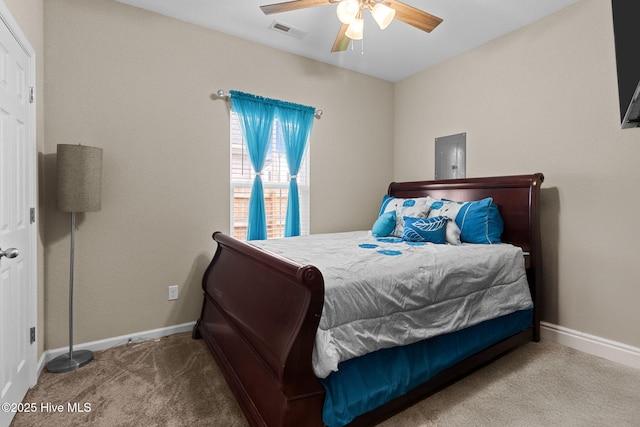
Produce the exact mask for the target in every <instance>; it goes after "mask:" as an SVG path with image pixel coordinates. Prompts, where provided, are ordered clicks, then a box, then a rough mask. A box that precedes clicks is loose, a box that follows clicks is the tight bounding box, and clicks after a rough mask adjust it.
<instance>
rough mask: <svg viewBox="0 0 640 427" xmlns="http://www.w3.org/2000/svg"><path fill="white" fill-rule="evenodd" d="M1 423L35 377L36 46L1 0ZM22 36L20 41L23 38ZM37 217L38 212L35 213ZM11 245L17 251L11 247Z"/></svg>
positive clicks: (12, 412) (33, 381)
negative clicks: (31, 42) (28, 40)
mask: <svg viewBox="0 0 640 427" xmlns="http://www.w3.org/2000/svg"><path fill="white" fill-rule="evenodd" d="M0 17H1V18H2V19H1V22H0V248H2V250H1V251H0V254H1V253H2V251H5V254H6V255H7V256H2V257H0V403H1V404H2V408H1V409H0V426H8V425H9V423H10V422H11V419H12V418H13V416H14V415H15V411H16V410H17V409H18V407H17V406H16V405H17V404H19V403H20V402H22V399H23V398H24V395H25V394H26V392H27V390H28V388H29V386H31V385H33V384H34V383H35V370H36V367H35V364H36V362H35V355H36V350H35V343H33V342H32V340H31V327H33V326H35V304H34V301H35V295H34V293H35V292H36V286H35V285H34V284H35V275H36V272H35V271H36V269H35V268H34V265H35V252H36V251H35V244H34V238H35V224H34V223H33V221H32V220H31V211H30V209H31V207H32V206H33V202H34V200H35V197H34V193H35V190H34V188H35V186H34V181H35V177H34V175H35V174H34V170H35V169H34V168H35V165H34V157H35V135H34V130H33V129H34V127H33V120H34V110H33V105H32V102H33V99H32V98H31V93H30V86H31V85H32V84H33V83H32V82H33V81H34V76H33V74H34V71H33V70H34V69H35V68H34V67H33V53H32V52H33V50H32V49H31V47H30V46H29V45H28V42H27V41H26V40H25V39H24V35H23V34H22V32H21V31H20V30H19V28H17V24H16V23H15V21H14V20H13V18H12V17H11V16H10V14H9V12H8V10H7V8H6V6H5V5H4V2H2V1H0ZM18 40H20V42H19V41H18ZM34 221H35V218H34ZM10 248H15V250H16V251H17V252H18V254H17V256H16V254H15V252H13V251H12V252H13V253H11V254H9V253H7V252H8V251H9V250H10Z"/></svg>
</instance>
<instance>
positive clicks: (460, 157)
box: [435, 133, 467, 179]
mask: <svg viewBox="0 0 640 427" xmlns="http://www.w3.org/2000/svg"><path fill="white" fill-rule="evenodd" d="M435 158H436V176H435V179H456V178H465V177H466V175H467V160H466V158H467V134H466V133H459V134H456V135H449V136H442V137H440V138H436V153H435Z"/></svg>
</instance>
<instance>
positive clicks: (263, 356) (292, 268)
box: [193, 174, 544, 427]
mask: <svg viewBox="0 0 640 427" xmlns="http://www.w3.org/2000/svg"><path fill="white" fill-rule="evenodd" d="M543 180H544V177H543V175H542V174H532V175H518V176H507V177H495V178H472V179H461V180H448V181H420V182H405V183H392V184H391V185H390V186H389V192H388V194H389V195H391V196H396V197H422V196H427V195H430V196H432V197H435V198H447V199H451V200H459V201H466V200H478V199H481V198H485V197H493V198H494V202H495V203H496V204H497V205H498V206H499V210H500V213H501V215H502V218H503V220H504V232H503V237H502V238H503V241H504V242H506V243H512V244H514V245H517V246H520V247H522V248H523V250H524V251H525V253H526V255H525V260H526V268H527V278H528V280H529V286H530V289H531V294H532V298H533V301H534V320H533V326H532V328H530V329H529V330H527V331H525V332H522V333H520V334H517V335H514V336H513V337H510V338H508V339H506V340H504V341H503V342H501V343H498V344H496V345H494V346H492V347H490V348H488V349H486V350H484V351H483V352H481V353H478V354H476V355H474V356H472V357H470V358H469V359H467V360H465V361H463V362H461V363H460V364H458V365H455V366H453V367H451V368H449V369H447V370H446V371H444V372H442V373H440V374H438V375H437V376H436V377H434V378H433V379H432V380H430V381H428V382H426V383H424V384H423V385H422V386H419V387H418V388H417V389H415V390H412V391H411V392H409V393H408V394H407V395H406V396H403V397H401V398H398V399H395V400H393V401H391V402H389V403H388V404H386V405H384V406H382V407H380V408H378V409H376V410H374V411H372V412H371V413H368V414H364V415H363V416H360V417H358V418H357V419H356V420H355V421H354V423H353V424H354V425H371V424H373V423H375V422H379V421H380V420H382V419H384V418H386V417H388V416H389V415H391V414H393V413H395V412H398V411H399V410H402V409H403V408H405V407H407V406H408V405H410V404H411V403H414V402H415V401H417V400H419V399H421V398H423V397H424V396H425V395H428V394H430V393H432V392H433V391H435V390H436V389H438V388H439V387H442V386H443V385H446V384H448V383H450V382H451V381H453V380H455V379H457V378H459V377H460V376H461V375H464V374H465V373H468V372H470V371H472V370H473V369H476V368H478V367H479V366H482V365H483V364H485V363H487V362H488V361H490V360H491V359H493V358H495V357H496V356H498V355H499V354H501V353H503V352H505V351H507V350H509V349H511V348H513V347H515V346H517V345H520V344H522V343H523V342H526V341H528V340H535V341H537V340H539V314H538V313H539V310H538V301H539V293H540V290H541V288H542V260H541V245H540V222H539V200H540V185H541V184H542V182H543ZM213 239H214V240H215V241H216V242H217V244H218V247H217V250H216V253H215V255H214V257H213V260H212V261H211V264H210V265H209V267H208V268H207V270H206V272H205V274H204V277H203V281H202V286H203V290H204V302H203V307H202V313H201V316H200V319H199V320H198V322H197V324H196V326H195V328H194V332H193V335H194V338H199V337H202V338H203V339H204V340H205V342H206V344H207V346H208V347H209V349H210V350H211V352H212V354H213V356H214V357H215V359H216V361H217V363H218V365H219V366H220V368H221V370H222V372H223V373H224V376H225V378H226V380H227V382H228V383H229V386H230V388H231V390H232V392H233V394H234V395H235V397H236V399H237V401H238V403H239V404H240V406H241V408H242V410H243V412H244V414H245V416H246V417H247V419H248V421H249V422H250V424H251V425H253V426H265V425H266V426H295V427H299V426H311V427H313V426H322V425H323V423H322V407H323V403H324V389H323V387H322V385H321V384H320V382H319V380H318V379H317V378H316V377H315V375H314V373H313V369H312V364H311V356H312V352H313V346H314V341H315V334H316V330H317V327H318V324H319V321H320V316H321V314H322V307H323V302H324V301H323V299H324V282H323V278H322V275H321V273H320V271H319V270H318V269H317V268H315V267H314V266H302V265H298V264H296V263H293V262H291V261H289V260H287V259H285V258H282V257H280V256H278V255H274V254H272V253H269V252H266V251H263V250H261V249H258V248H256V247H255V246H252V245H250V244H247V243H244V242H241V241H238V240H236V239H234V238H232V237H229V236H227V235H225V234H223V233H220V232H216V233H214V234H213Z"/></svg>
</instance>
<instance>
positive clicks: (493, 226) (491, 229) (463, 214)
mask: <svg viewBox="0 0 640 427" xmlns="http://www.w3.org/2000/svg"><path fill="white" fill-rule="evenodd" d="M456 224H457V225H458V227H459V228H460V240H462V241H463V242H466V243H484V244H491V243H500V242H501V240H500V236H501V235H502V230H503V229H504V222H503V221H502V217H501V216H500V212H499V211H498V206H497V205H495V204H494V203H493V199H492V198H491V197H487V198H486V199H482V200H476V201H473V202H466V203H464V204H463V205H462V207H461V208H460V211H459V212H458V215H457V216H456Z"/></svg>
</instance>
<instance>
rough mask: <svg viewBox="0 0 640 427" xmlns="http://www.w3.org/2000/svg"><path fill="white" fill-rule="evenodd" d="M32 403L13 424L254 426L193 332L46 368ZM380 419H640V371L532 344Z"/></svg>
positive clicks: (407, 425) (395, 425)
mask: <svg viewBox="0 0 640 427" xmlns="http://www.w3.org/2000/svg"><path fill="white" fill-rule="evenodd" d="M24 402H25V403H35V406H36V408H37V411H36V412H35V413H20V414H17V415H16V418H15V419H14V421H13V423H12V424H11V427H26V426H38V427H40V426H109V427H112V426H175V427H178V426H225V427H227V426H230V427H231V426H246V425H247V422H246V420H245V419H244V417H243V415H242V412H241V411H240V409H239V407H238V405H237V404H236V402H235V400H234V398H233V396H232V395H231V392H230V391H229V389H228V387H227V385H226V383H225V381H224V379H223V378H222V375H221V374H220V371H219V370H218V368H217V366H216V364H215V362H214V361H213V358H212V357H211V355H210V354H209V352H208V351H207V349H206V346H205V344H204V342H203V341H201V340H192V339H191V335H190V334H189V333H184V334H177V335H173V336H170V337H166V338H162V339H160V340H153V341H148V342H144V343H140V344H132V345H128V346H123V347H118V348H113V349H109V350H104V351H100V352H96V354H95V360H94V361H92V362H91V363H90V364H89V365H87V366H85V367H83V368H81V369H79V370H77V371H74V372H70V373H66V374H50V373H48V372H46V371H45V372H43V373H42V375H41V376H40V379H39V381H38V385H37V386H36V387H35V388H34V389H32V390H30V391H29V393H28V394H27V396H26V398H25V400H24ZM57 405H62V407H63V411H62V412H53V410H54V409H56V408H57ZM69 405H71V408H69ZM74 405H75V406H74ZM78 408H81V409H83V410H84V412H80V411H78V410H77V409H78ZM69 409H76V411H72V412H70V411H69ZM381 426H384V427H417V426H421V427H422V426H443V427H445V426H446V427H457V426H461V427H462V426H464V427H467V426H492V427H493V426H581V427H582V426H640V370H637V369H634V368H629V367H626V366H622V365H619V364H616V363H613V362H609V361H606V360H604V359H600V358H597V357H594V356H590V355H587V354H584V353H580V352H578V351H575V350H573V349H570V348H566V347H563V346H560V345H558V344H555V343H551V342H545V341H543V342H540V343H529V344H527V345H525V346H523V347H521V348H519V349H516V350H515V351H513V352H511V353H509V354H507V355H505V356H504V357H502V358H500V359H499V360H497V361H495V362H493V363H492V364H490V365H488V366H486V367H485V368H483V369H481V370H479V371H477V372H475V373H474V374H472V375H470V376H468V377H466V378H464V379H463V380H461V381H459V382H457V383H456V384H454V385H452V386H450V387H448V388H446V389H444V390H442V391H440V392H439V393H436V394H435V395H433V396H431V397H429V398H428V399H425V400H423V401H422V402H420V403H418V404H416V405H414V406H413V407H411V408H409V409H407V410H405V411H404V412H402V413H400V414H398V415H396V416H394V417H393V418H391V419H389V420H387V421H386V422H384V423H382V424H381ZM301 427H302V426H301Z"/></svg>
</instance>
